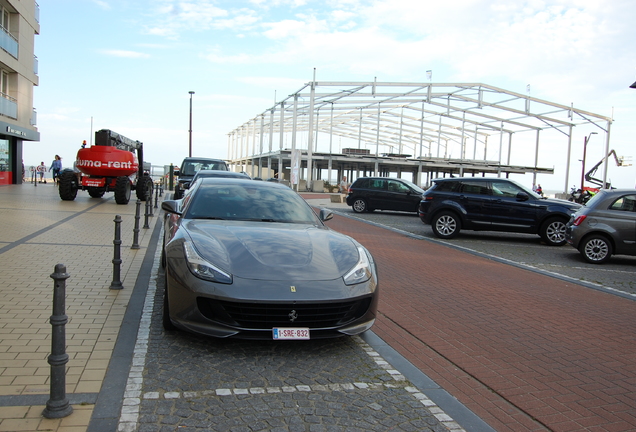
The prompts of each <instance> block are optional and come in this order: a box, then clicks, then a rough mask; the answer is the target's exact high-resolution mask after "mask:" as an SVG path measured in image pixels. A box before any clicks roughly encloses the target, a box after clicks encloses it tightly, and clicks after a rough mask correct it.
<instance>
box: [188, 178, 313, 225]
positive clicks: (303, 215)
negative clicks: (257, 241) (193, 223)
mask: <svg viewBox="0 0 636 432" xmlns="http://www.w3.org/2000/svg"><path fill="white" fill-rule="evenodd" d="M204 180H208V181H207V182H205V183H202V184H201V185H200V187H199V188H198V189H197V190H196V191H195V192H194V193H193V196H192V199H191V202H190V204H189V205H188V209H187V210H186V214H185V217H186V218H188V219H217V220H242V221H245V220H249V221H259V222H285V223H301V224H312V225H317V224H320V222H319V220H318V218H317V217H316V215H315V213H314V212H313V211H312V210H311V208H310V207H309V206H308V205H307V203H306V202H305V201H304V200H303V199H302V198H301V197H300V196H299V195H298V194H297V193H296V192H294V191H293V190H291V189H289V188H288V187H286V186H280V185H278V184H275V183H264V182H246V181H244V180H231V181H224V180H226V179H214V180H211V179H204ZM210 180H211V181H210ZM240 183H242V184H240Z"/></svg>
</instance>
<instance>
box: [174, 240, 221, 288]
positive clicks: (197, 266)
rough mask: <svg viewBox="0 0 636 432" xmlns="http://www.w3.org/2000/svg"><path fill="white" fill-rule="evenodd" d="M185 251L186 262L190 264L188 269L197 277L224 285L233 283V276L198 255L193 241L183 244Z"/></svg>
mask: <svg viewBox="0 0 636 432" xmlns="http://www.w3.org/2000/svg"><path fill="white" fill-rule="evenodd" d="M183 251H184V253H185V258H186V262H187V263H188V268H189V269H190V271H191V272H192V273H193V274H194V275H195V276H196V277H199V278H201V279H205V280H209V281H212V282H218V283H223V284H231V283H232V275H231V274H230V273H227V272H225V271H223V270H221V269H220V268H218V267H216V266H215V265H213V264H210V263H209V262H207V261H206V260H205V259H203V258H202V257H201V255H199V254H198V253H197V251H196V249H195V248H194V245H193V244H192V242H191V241H185V242H184V243H183Z"/></svg>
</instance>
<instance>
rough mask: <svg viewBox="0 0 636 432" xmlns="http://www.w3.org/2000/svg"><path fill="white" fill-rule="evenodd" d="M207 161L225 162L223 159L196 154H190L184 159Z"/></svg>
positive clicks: (187, 160) (185, 160)
mask: <svg viewBox="0 0 636 432" xmlns="http://www.w3.org/2000/svg"><path fill="white" fill-rule="evenodd" d="M193 160H195V161H206V162H225V161H224V160H223V159H214V158H206V157H195V156H188V157H186V158H185V159H183V161H184V162H189V161H193Z"/></svg>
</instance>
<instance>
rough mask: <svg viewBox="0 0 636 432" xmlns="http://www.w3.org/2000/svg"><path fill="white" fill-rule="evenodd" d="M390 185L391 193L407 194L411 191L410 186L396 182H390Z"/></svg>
mask: <svg viewBox="0 0 636 432" xmlns="http://www.w3.org/2000/svg"><path fill="white" fill-rule="evenodd" d="M388 183H389V192H401V193H407V192H408V191H409V190H410V189H409V187H408V186H406V185H405V184H403V183H401V182H398V181H395V180H389V181H388Z"/></svg>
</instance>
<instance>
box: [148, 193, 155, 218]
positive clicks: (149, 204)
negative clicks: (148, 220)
mask: <svg viewBox="0 0 636 432" xmlns="http://www.w3.org/2000/svg"><path fill="white" fill-rule="evenodd" d="M148 215H149V216H150V217H153V216H154V213H153V211H152V194H150V197H149V198H148Z"/></svg>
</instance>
